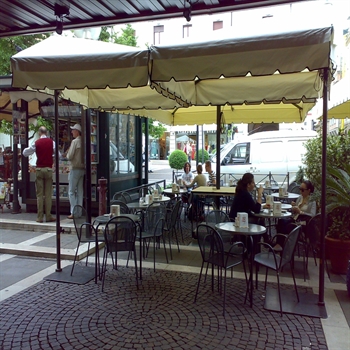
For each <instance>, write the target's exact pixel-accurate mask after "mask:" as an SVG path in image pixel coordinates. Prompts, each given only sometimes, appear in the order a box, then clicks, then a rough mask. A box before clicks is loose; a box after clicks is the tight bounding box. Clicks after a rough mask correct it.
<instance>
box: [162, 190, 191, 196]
mask: <svg viewBox="0 0 350 350" xmlns="http://www.w3.org/2000/svg"><path fill="white" fill-rule="evenodd" d="M185 193H188V189H187V188H186V189H185V188H180V189H178V190H177V191H173V190H172V188H165V189H164V190H163V194H166V195H173V196H179V195H180V194H185Z"/></svg>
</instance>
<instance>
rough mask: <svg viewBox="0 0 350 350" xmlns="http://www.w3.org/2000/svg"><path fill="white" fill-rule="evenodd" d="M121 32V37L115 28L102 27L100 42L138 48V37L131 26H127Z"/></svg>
mask: <svg viewBox="0 0 350 350" xmlns="http://www.w3.org/2000/svg"><path fill="white" fill-rule="evenodd" d="M121 31H122V32H121V34H120V35H119V32H115V31H114V27H113V26H104V27H101V33H100V37H99V39H98V40H100V41H105V42H112V43H115V44H121V45H127V46H137V37H135V30H134V29H133V28H132V26H131V24H127V25H126V27H125V28H122V29H121Z"/></svg>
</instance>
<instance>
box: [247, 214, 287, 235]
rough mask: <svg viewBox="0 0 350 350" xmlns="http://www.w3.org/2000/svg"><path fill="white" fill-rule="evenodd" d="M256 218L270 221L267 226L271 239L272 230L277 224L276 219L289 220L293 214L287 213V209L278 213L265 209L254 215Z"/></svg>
mask: <svg viewBox="0 0 350 350" xmlns="http://www.w3.org/2000/svg"><path fill="white" fill-rule="evenodd" d="M253 215H254V216H256V217H258V218H262V219H266V220H268V221H269V223H268V225H266V226H267V229H268V235H269V237H270V239H271V238H272V235H271V228H272V226H274V225H275V224H276V223H275V222H274V221H275V219H281V218H288V217H291V216H292V213H291V212H290V211H287V210H285V209H282V211H281V212H279V213H276V212H274V211H273V210H272V209H263V210H262V211H260V212H259V213H253Z"/></svg>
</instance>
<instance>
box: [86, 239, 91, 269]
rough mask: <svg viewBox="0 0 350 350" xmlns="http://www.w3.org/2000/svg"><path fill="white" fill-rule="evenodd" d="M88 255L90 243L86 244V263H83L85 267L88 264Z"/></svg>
mask: <svg viewBox="0 0 350 350" xmlns="http://www.w3.org/2000/svg"><path fill="white" fill-rule="evenodd" d="M89 253H90V242H89V243H88V251H87V255H86V263H85V266H87V264H88V259H89Z"/></svg>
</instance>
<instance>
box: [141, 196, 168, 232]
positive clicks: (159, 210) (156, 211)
mask: <svg viewBox="0 0 350 350" xmlns="http://www.w3.org/2000/svg"><path fill="white" fill-rule="evenodd" d="M165 215H166V207H165V205H164V204H163V203H155V202H153V203H152V204H150V205H149V206H148V207H147V209H146V213H145V230H146V231H148V232H152V230H153V229H154V227H155V226H156V224H157V222H158V221H159V220H161V219H164V220H165Z"/></svg>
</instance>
